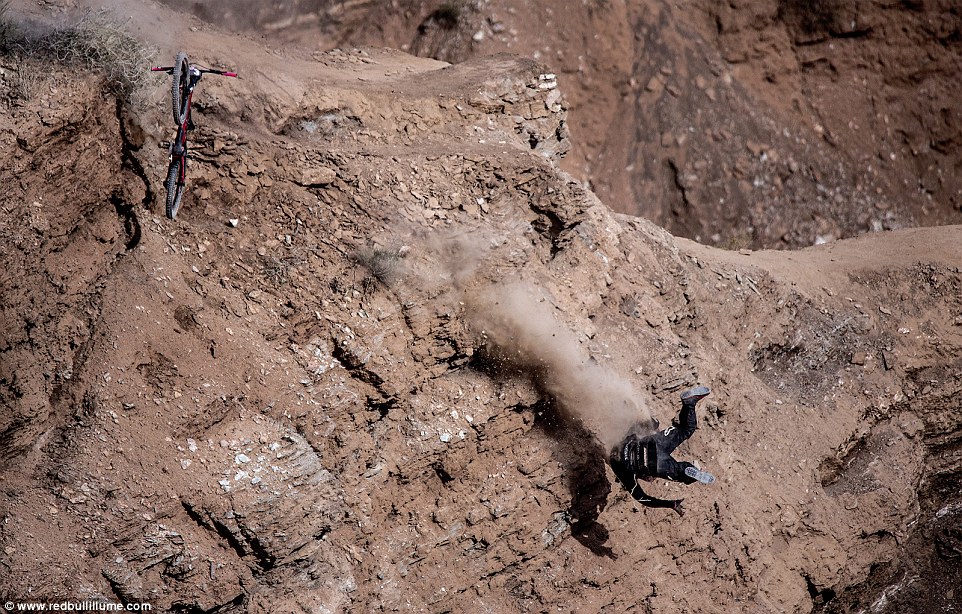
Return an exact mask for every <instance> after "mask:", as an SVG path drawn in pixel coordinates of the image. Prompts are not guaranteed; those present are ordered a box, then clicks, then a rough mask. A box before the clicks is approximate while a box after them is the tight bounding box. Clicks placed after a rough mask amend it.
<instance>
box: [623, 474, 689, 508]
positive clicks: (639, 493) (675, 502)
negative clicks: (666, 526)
mask: <svg viewBox="0 0 962 614" xmlns="http://www.w3.org/2000/svg"><path fill="white" fill-rule="evenodd" d="M628 492H629V493H630V494H631V496H632V497H633V498H634V499H635V501H637V502H638V503H641V504H642V505H644V506H645V507H662V508H671V509H673V510H675V511H676V512H678V514H679V515H683V514H684V513H685V512H684V510H683V509H682V507H681V502H682V501H683V499H659V498H657V497H652V496H650V495H649V494H648V493H646V492H645V491H644V490H642V489H641V486H639V484H638V482H637V481H635V484H634V486H633V487H631V488H630V489H629V491H628Z"/></svg>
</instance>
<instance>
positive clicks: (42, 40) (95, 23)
mask: <svg viewBox="0 0 962 614" xmlns="http://www.w3.org/2000/svg"><path fill="white" fill-rule="evenodd" d="M7 7H8V3H7V2H4V3H3V4H0V52H2V53H3V55H5V56H11V57H13V58H21V57H30V58H34V59H44V58H46V59H49V60H52V61H55V62H57V63H59V64H63V65H66V66H72V67H84V68H89V69H92V70H97V71H100V72H102V73H103V74H104V77H105V85H106V88H107V90H108V91H109V92H110V93H112V94H114V95H117V96H121V97H123V98H124V99H125V100H127V101H130V100H131V97H132V95H133V94H134V92H135V91H137V90H138V89H139V88H140V87H141V86H142V85H144V84H146V83H148V79H149V73H148V72H147V67H148V66H149V65H150V61H151V59H152V57H153V51H152V50H151V49H150V48H148V47H147V46H146V45H144V44H143V43H141V42H140V41H138V40H137V39H135V38H133V37H132V36H130V34H128V33H127V32H126V31H125V30H124V29H123V26H122V23H121V22H119V21H118V20H117V19H116V18H115V17H114V16H113V14H112V13H110V12H109V11H107V10H99V11H87V12H85V13H84V14H83V15H82V16H81V17H80V18H79V19H78V20H76V21H75V22H74V23H72V24H71V25H67V26H64V27H59V28H53V29H47V30H40V31H35V30H31V29H25V28H22V27H19V26H18V24H16V23H15V22H14V21H13V20H12V19H11V18H10V17H9V13H8V11H7ZM20 80H21V82H22V83H21V85H20V86H19V87H18V86H17V85H16V84H14V86H13V87H14V88H16V89H18V90H19V91H15V92H12V93H13V94H15V95H20V96H29V95H32V91H31V90H32V89H33V88H31V87H30V85H31V83H32V81H31V79H30V77H29V76H28V75H25V74H20Z"/></svg>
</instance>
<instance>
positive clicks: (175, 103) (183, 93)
mask: <svg viewBox="0 0 962 614" xmlns="http://www.w3.org/2000/svg"><path fill="white" fill-rule="evenodd" d="M171 76H172V77H173V78H172V79H171V86H170V107H171V109H172V110H173V112H174V123H175V124H177V125H178V126H180V125H183V123H184V122H185V121H187V113H188V112H189V108H188V106H187V97H188V96H189V95H190V92H189V91H188V90H189V84H190V63H189V62H188V61H187V54H186V53H185V52H183V51H181V52H180V53H178V54H177V58H176V59H175V60H174V70H173V71H172V72H171Z"/></svg>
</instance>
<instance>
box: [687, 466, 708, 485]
mask: <svg viewBox="0 0 962 614" xmlns="http://www.w3.org/2000/svg"><path fill="white" fill-rule="evenodd" d="M685 475H687V476H688V477H690V478H691V479H693V480H697V481H699V482H701V483H702V484H711V483H712V482H714V481H715V476H713V475H712V474H710V473H708V472H707V471H702V470H701V469H699V468H698V467H685Z"/></svg>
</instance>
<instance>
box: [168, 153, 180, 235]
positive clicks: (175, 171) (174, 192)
mask: <svg viewBox="0 0 962 614" xmlns="http://www.w3.org/2000/svg"><path fill="white" fill-rule="evenodd" d="M181 164H184V161H182V160H180V159H178V158H174V159H173V160H171V161H170V166H168V167H167V181H165V182H164V186H165V187H166V188H167V217H168V218H170V219H172V220H175V219H177V212H178V211H180V200H181V198H183V196H184V184H183V182H181V180H180V170H181V169H180V165H181Z"/></svg>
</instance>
